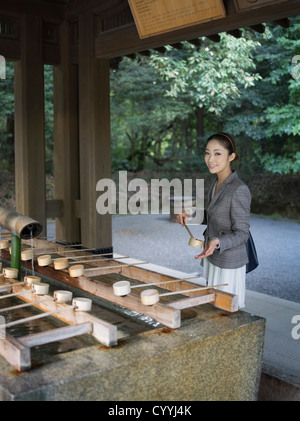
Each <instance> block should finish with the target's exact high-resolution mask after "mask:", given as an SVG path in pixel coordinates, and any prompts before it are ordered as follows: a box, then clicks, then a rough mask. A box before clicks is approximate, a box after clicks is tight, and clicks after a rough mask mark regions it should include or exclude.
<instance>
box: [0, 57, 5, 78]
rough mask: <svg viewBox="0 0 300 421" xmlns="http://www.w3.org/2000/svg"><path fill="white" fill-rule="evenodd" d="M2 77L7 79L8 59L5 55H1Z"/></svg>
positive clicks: (0, 69)
mask: <svg viewBox="0 0 300 421" xmlns="http://www.w3.org/2000/svg"><path fill="white" fill-rule="evenodd" d="M0 79H6V61H5V58H4V57H3V56H0Z"/></svg>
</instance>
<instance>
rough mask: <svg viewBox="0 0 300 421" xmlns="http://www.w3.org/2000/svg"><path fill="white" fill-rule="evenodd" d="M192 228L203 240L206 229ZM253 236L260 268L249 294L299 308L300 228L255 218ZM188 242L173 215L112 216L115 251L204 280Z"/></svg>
mask: <svg viewBox="0 0 300 421" xmlns="http://www.w3.org/2000/svg"><path fill="white" fill-rule="evenodd" d="M190 228H191V231H192V233H193V235H194V237H196V238H199V239H201V238H202V233H203V231H204V229H205V226H204V225H200V226H191V227H190ZM251 233H252V236H253V238H254V241H255V244H256V249H257V253H258V258H259V262H260V265H259V267H258V268H257V269H256V270H255V271H253V272H251V273H249V274H248V275H247V281H246V282H247V283H246V287H247V289H249V290H253V291H257V292H261V293H264V294H267V295H271V296H273V297H279V298H283V299H286V300H290V301H294V302H298V303H300V253H299V250H300V235H299V234H300V224H298V223H297V222H294V221H277V220H273V219H270V218H266V217H258V216H252V217H251ZM188 241H189V235H188V233H187V231H186V230H185V229H184V228H183V227H181V226H180V225H179V224H177V223H174V222H170V219H169V215H161V214H160V215H134V216H133V215H124V216H122V215H117V216H113V247H114V252H116V253H119V254H122V255H124V256H125V255H126V256H130V257H133V258H136V259H141V260H143V261H147V262H149V263H154V264H157V265H161V266H166V267H169V268H172V269H176V270H180V271H183V272H187V273H197V274H199V275H202V268H201V266H200V264H199V261H198V260H194V256H195V255H196V254H198V252H197V249H196V248H193V247H190V246H188Z"/></svg>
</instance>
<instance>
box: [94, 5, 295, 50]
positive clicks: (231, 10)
mask: <svg viewBox="0 0 300 421" xmlns="http://www.w3.org/2000/svg"><path fill="white" fill-rule="evenodd" d="M226 9H227V16H226V17H225V18H223V19H217V20H215V21H210V22H206V23H202V24H199V25H194V26H191V27H188V28H183V29H180V30H177V31H172V32H169V33H165V34H160V35H158V36H154V37H149V38H145V39H140V38H139V35H138V32H137V29H136V27H135V25H134V24H132V25H128V26H126V27H123V28H119V29H116V30H111V31H109V32H107V33H105V32H104V33H102V34H100V35H99V36H98V37H97V38H96V41H95V48H96V57H99V58H100V57H102V58H104V57H105V58H113V57H116V56H122V55H127V54H132V53H136V52H139V51H145V50H148V49H151V48H158V47H161V46H164V45H168V44H171V45H172V44H176V43H179V42H182V41H185V40H188V39H195V38H200V37H204V36H205V37H206V36H211V35H215V34H218V33H221V32H228V31H232V30H235V29H239V28H245V27H249V26H253V25H258V24H261V23H265V22H272V21H276V20H280V19H285V18H288V17H291V16H297V15H299V14H300V2H299V1H298V0H291V1H289V2H284V3H277V4H275V5H272V6H271V5H270V4H269V5H266V6H264V7H260V8H258V9H251V10H250V11H244V12H238V11H237V10H236V8H235V5H234V2H233V1H230V2H227V3H226ZM120 40H122V42H120Z"/></svg>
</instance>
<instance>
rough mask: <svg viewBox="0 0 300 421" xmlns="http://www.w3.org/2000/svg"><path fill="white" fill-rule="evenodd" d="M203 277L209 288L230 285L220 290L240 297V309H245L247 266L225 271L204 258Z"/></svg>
mask: <svg viewBox="0 0 300 421" xmlns="http://www.w3.org/2000/svg"><path fill="white" fill-rule="evenodd" d="M203 277H204V278H205V279H206V281H207V285H208V286H213V285H218V284H228V285H227V286H224V287H219V288H218V289H220V290H221V291H225V292H229V293H230V294H235V295H238V301H239V308H243V307H245V293H246V286H245V284H246V265H245V266H242V267H241V268H238V269H224V268H219V267H217V266H215V265H213V264H212V263H210V262H209V261H208V260H207V258H204V259H203Z"/></svg>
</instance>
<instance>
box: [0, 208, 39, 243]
mask: <svg viewBox="0 0 300 421" xmlns="http://www.w3.org/2000/svg"><path fill="white" fill-rule="evenodd" d="M0 225H1V226H2V227H3V228H5V229H6V230H8V231H10V232H11V233H12V234H16V235H17V236H18V237H20V238H21V239H23V240H29V239H30V238H34V237H37V236H38V235H39V234H40V233H41V232H42V230H43V226H42V224H40V223H39V222H37V221H35V220H34V219H32V218H29V217H28V216H24V215H21V214H20V213H18V212H15V211H10V210H7V209H5V208H2V207H0Z"/></svg>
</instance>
